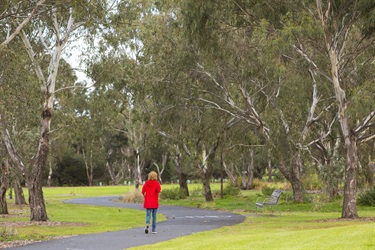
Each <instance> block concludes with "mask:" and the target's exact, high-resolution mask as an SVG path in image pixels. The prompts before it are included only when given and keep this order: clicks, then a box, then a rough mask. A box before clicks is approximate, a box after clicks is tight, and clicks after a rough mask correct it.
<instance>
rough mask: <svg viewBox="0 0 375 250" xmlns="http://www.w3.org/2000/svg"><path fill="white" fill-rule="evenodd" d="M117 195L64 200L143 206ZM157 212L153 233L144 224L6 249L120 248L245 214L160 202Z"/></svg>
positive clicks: (228, 221) (230, 222) (227, 223)
mask: <svg viewBox="0 0 375 250" xmlns="http://www.w3.org/2000/svg"><path fill="white" fill-rule="evenodd" d="M118 198H119V197H96V198H83V199H74V200H68V201H65V202H67V203H72V204H88V205H97V206H110V207H121V208H132V209H142V210H143V205H142V204H131V203H122V202H117V201H116V200H117V199H118ZM158 213H161V214H163V215H165V216H166V217H167V218H168V219H167V220H166V221H163V222H158V223H157V228H156V229H157V232H158V233H157V234H150V233H149V234H145V232H144V227H139V228H132V229H128V230H121V231H115V232H106V233H97V234H85V235H78V236H73V237H69V238H64V239H58V240H50V241H44V242H40V243H34V244H30V245H26V246H22V247H15V248H9V249H13V250H16V249H19V250H21V249H27V250H45V249H53V250H104V249H105V250H122V249H127V248H129V247H134V246H142V245H147V244H153V243H157V242H161V241H166V240H170V239H174V238H177V237H181V236H186V235H190V234H192V233H196V232H202V231H207V230H212V229H215V228H219V227H223V226H231V225H235V224H239V223H241V222H243V221H244V220H245V217H244V216H242V215H239V214H233V213H228V212H220V211H213V210H204V209H197V208H189V207H179V206H160V207H159V209H158ZM98 216H100V215H98ZM125 219H126V218H124V220H125Z"/></svg>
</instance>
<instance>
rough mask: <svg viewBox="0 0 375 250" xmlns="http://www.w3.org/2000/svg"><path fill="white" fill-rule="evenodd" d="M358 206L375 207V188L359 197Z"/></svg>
mask: <svg viewBox="0 0 375 250" xmlns="http://www.w3.org/2000/svg"><path fill="white" fill-rule="evenodd" d="M358 205H362V206H373V207H375V187H373V188H372V189H370V190H368V191H366V192H365V193H364V194H361V195H360V196H359V197H358Z"/></svg>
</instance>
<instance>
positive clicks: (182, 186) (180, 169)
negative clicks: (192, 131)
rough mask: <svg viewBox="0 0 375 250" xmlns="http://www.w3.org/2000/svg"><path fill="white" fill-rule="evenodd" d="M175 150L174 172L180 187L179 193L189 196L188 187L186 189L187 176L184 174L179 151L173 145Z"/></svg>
mask: <svg viewBox="0 0 375 250" xmlns="http://www.w3.org/2000/svg"><path fill="white" fill-rule="evenodd" d="M175 149H176V158H175V164H176V170H177V173H178V180H179V182H178V183H179V185H180V192H184V193H185V195H186V196H189V195H190V194H189V187H188V182H187V180H188V176H189V175H188V174H186V173H185V172H184V168H183V165H182V164H183V163H182V153H181V152H180V150H179V147H178V145H175Z"/></svg>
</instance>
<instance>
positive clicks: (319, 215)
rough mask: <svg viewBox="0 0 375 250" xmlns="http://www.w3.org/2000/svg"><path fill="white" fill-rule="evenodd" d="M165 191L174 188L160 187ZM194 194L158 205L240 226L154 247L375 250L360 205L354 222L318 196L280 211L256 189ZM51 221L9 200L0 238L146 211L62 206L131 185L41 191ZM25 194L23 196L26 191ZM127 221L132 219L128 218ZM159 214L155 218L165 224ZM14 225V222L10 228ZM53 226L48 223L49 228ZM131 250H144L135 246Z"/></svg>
mask: <svg viewBox="0 0 375 250" xmlns="http://www.w3.org/2000/svg"><path fill="white" fill-rule="evenodd" d="M162 187H163V189H164V190H167V189H169V188H175V187H176V186H175V185H163V186H162ZM189 188H190V190H191V193H192V195H191V196H190V197H189V198H187V199H184V200H161V204H166V205H183V206H192V207H201V208H204V209H221V210H227V211H233V212H236V213H240V214H243V215H245V216H246V220H245V222H244V223H242V224H239V225H235V226H231V227H223V228H220V229H216V230H212V231H207V232H202V233H195V234H193V235H190V236H185V237H181V238H178V239H174V240H170V241H166V242H163V243H157V244H153V245H152V247H153V248H156V249H203V248H204V249H314V250H316V249H375V208H374V207H361V206H358V207H357V209H358V214H359V216H360V217H361V218H360V219H357V220H346V219H339V218H340V215H341V206H340V203H341V201H340V200H337V201H334V202H330V203H326V202H323V201H321V198H320V197H319V195H315V196H314V195H312V196H311V197H310V198H309V199H310V200H309V202H306V203H302V204H294V203H293V202H292V198H291V194H290V193H285V194H283V196H282V197H281V200H280V205H279V206H278V207H277V209H278V210H280V211H281V216H280V215H279V214H278V213H276V212H275V213H272V210H271V209H267V210H266V211H265V213H264V214H262V213H259V212H258V213H256V212H255V205H254V202H255V200H256V199H257V198H258V197H259V195H260V192H259V191H243V192H241V194H240V195H239V196H236V197H233V196H225V197H224V199H221V198H220V197H219V196H218V193H219V192H218V190H219V188H220V187H219V185H216V184H214V185H212V189H213V193H214V194H215V198H214V202H210V203H207V202H205V201H204V199H203V197H202V195H201V191H200V189H201V188H200V185H198V184H194V185H190V186H189ZM43 190H44V197H45V201H46V206H47V213H48V217H49V219H50V223H48V224H44V223H31V222H29V208H28V206H23V207H22V208H20V207H19V206H15V205H13V203H14V201H13V200H8V206H9V212H10V214H9V215H3V216H1V217H0V226H1V227H0V240H1V241H11V240H19V239H34V240H46V239H50V238H51V237H56V236H60V235H77V234H87V233H97V232H107V231H116V230H122V229H127V228H132V227H140V226H143V225H144V219H145V218H144V217H145V214H144V211H139V210H131V209H123V208H121V209H119V208H111V207H96V206H88V205H75V204H66V203H63V202H62V201H63V200H68V199H74V198H82V197H94V196H121V195H124V194H125V193H128V192H129V191H132V190H134V187H132V186H130V187H129V186H102V187H59V188H44V189H43ZM25 195H27V193H25ZM129 218H131V219H129ZM164 219H165V218H163V216H161V215H160V216H159V217H158V220H159V221H161V220H164ZM12 223H13V224H12ZM51 223H52V224H51ZM133 249H144V247H138V248H133Z"/></svg>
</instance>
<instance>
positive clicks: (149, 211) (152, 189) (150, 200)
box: [142, 171, 161, 234]
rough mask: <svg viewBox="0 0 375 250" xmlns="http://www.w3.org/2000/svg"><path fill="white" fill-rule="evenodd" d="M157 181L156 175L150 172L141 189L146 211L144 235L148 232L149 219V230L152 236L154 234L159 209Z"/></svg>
mask: <svg viewBox="0 0 375 250" xmlns="http://www.w3.org/2000/svg"><path fill="white" fill-rule="evenodd" d="M157 179H158V174H157V173H156V172H155V171H151V172H150V173H149V174H148V179H147V181H146V182H145V184H144V185H143V187H142V194H143V197H144V202H143V207H144V208H145V209H146V228H145V233H146V234H148V231H149V227H150V219H151V217H152V227H151V230H152V233H153V234H156V213H157V211H158V208H159V195H160V191H161V186H160V183H159V182H158V180H157Z"/></svg>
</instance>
